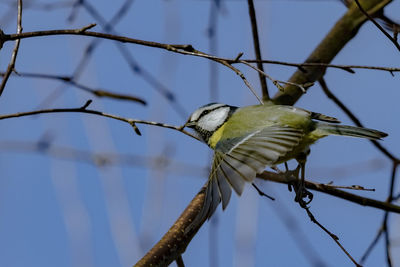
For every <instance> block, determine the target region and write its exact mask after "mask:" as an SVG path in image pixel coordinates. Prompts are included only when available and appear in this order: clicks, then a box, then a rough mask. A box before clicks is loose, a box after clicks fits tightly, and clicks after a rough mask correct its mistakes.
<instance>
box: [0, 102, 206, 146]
mask: <svg viewBox="0 0 400 267" xmlns="http://www.w3.org/2000/svg"><path fill="white" fill-rule="evenodd" d="M89 104H90V102H89V101H88V102H86V104H85V105H84V106H82V107H80V108H58V109H42V110H35V111H28V112H18V113H13V114H6V115H0V120H4V119H10V118H17V117H25V116H32V115H38V114H44V113H65V112H67V113H68V112H76V113H87V114H94V115H98V116H102V117H107V118H111V119H114V120H119V121H123V122H126V123H129V125H131V126H132V127H133V129H134V130H135V132H136V133H137V134H138V135H141V133H140V131H139V129H138V128H137V126H136V124H146V125H153V126H158V127H163V128H168V129H173V130H176V131H179V132H181V133H184V134H185V135H187V136H190V137H192V138H194V139H197V140H199V138H198V137H196V136H194V135H193V134H191V133H189V132H187V131H185V130H183V128H182V126H173V125H169V124H165V123H160V122H153V121H145V120H137V119H129V118H124V117H120V116H117V115H112V114H108V113H104V112H101V111H97V110H92V109H86V107H87V106H88V105H89Z"/></svg>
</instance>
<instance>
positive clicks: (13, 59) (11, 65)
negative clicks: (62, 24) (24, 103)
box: [0, 0, 22, 96]
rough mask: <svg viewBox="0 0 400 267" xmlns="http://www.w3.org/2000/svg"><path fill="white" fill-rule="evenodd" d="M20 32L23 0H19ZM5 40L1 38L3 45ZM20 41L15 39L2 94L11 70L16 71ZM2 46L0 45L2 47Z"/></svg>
mask: <svg viewBox="0 0 400 267" xmlns="http://www.w3.org/2000/svg"><path fill="white" fill-rule="evenodd" d="M20 33H22V0H18V16H17V34H20ZM1 35H2V36H1V37H2V38H4V36H5V35H3V33H1ZM3 42H4V40H1V46H2V44H3ZM20 42H21V40H20V39H18V40H16V41H15V46H14V49H13V52H12V54H11V60H10V63H9V64H8V67H7V70H6V73H5V75H4V77H3V80H2V81H1V84H0V96H1V95H2V94H3V91H4V88H5V87H6V84H7V81H8V78H9V77H10V75H11V72H13V71H14V68H15V62H16V60H17V55H18V50H19V44H20ZM1 46H0V48H1Z"/></svg>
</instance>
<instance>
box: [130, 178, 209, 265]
mask: <svg viewBox="0 0 400 267" xmlns="http://www.w3.org/2000/svg"><path fill="white" fill-rule="evenodd" d="M205 186H206V185H205ZM205 186H203V188H202V189H201V190H200V192H199V193H198V194H197V195H196V196H195V197H194V198H193V199H192V201H191V202H190V204H189V205H188V206H187V207H186V209H185V210H184V211H183V213H182V214H181V215H180V216H179V218H178V220H176V222H175V223H174V225H172V227H171V228H170V229H169V230H168V232H167V233H166V234H165V235H164V236H163V237H162V238H161V240H160V241H158V242H157V244H155V245H154V246H153V248H152V249H151V250H150V251H149V252H147V253H146V255H145V256H144V257H143V258H142V259H141V260H139V261H138V262H137V263H136V264H135V265H134V266H135V267H141V266H168V265H169V264H170V263H171V262H173V261H174V260H176V259H177V258H178V257H180V255H182V253H183V252H185V250H186V247H187V246H188V245H189V243H190V241H191V240H192V238H193V237H194V236H195V234H196V233H197V231H198V230H199V229H200V227H201V226H202V225H203V223H204V221H202V222H201V223H199V225H196V226H195V227H191V228H190V230H189V231H188V232H186V231H185V230H186V229H187V228H188V227H189V226H190V225H191V223H192V221H194V219H195V218H196V216H197V215H198V214H199V212H200V210H201V207H202V206H203V203H204V198H205Z"/></svg>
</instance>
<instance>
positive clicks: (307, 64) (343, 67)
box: [232, 59, 400, 73]
mask: <svg viewBox="0 0 400 267" xmlns="http://www.w3.org/2000/svg"><path fill="white" fill-rule="evenodd" d="M243 61H246V62H248V63H258V62H262V63H266V64H275V65H283V66H290V67H297V68H300V69H302V70H303V71H304V72H305V73H307V70H306V69H304V68H303V67H327V68H335V69H341V70H344V71H347V72H350V73H355V71H354V70H353V69H366V70H381V71H387V72H390V73H393V72H399V71H400V68H392V67H380V66H365V65H337V64H328V63H317V62H316V63H312V62H305V63H293V62H285V61H278V60H267V59H263V60H255V59H243ZM232 63H233V62H232Z"/></svg>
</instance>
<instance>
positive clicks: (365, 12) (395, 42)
mask: <svg viewBox="0 0 400 267" xmlns="http://www.w3.org/2000/svg"><path fill="white" fill-rule="evenodd" d="M354 2H355V3H356V4H357V6H358V8H359V9H360V11H361V12H362V13H363V14H364V15H365V16H367V18H368V19H369V20H370V21H371V22H372V23H373V24H374V25H375V26H376V27H377V28H378V29H379V30H380V31H381V32H382V33H383V34H384V35H385V36H386V37H387V38H388V39H389V40H390V41H391V42H392V43H393V44H394V45H395V46H396V48H397V50H399V51H400V44H399V43H398V42H397V41H396V39H394V38H393V37H392V36H390V34H389V33H388V32H387V31H385V29H384V28H383V27H382V26H381V25H379V23H378V22H376V21H375V20H374V18H373V17H371V15H370V14H368V12H367V11H365V9H364V8H363V7H362V6H361V4H360V2H359V1H358V0H354Z"/></svg>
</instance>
